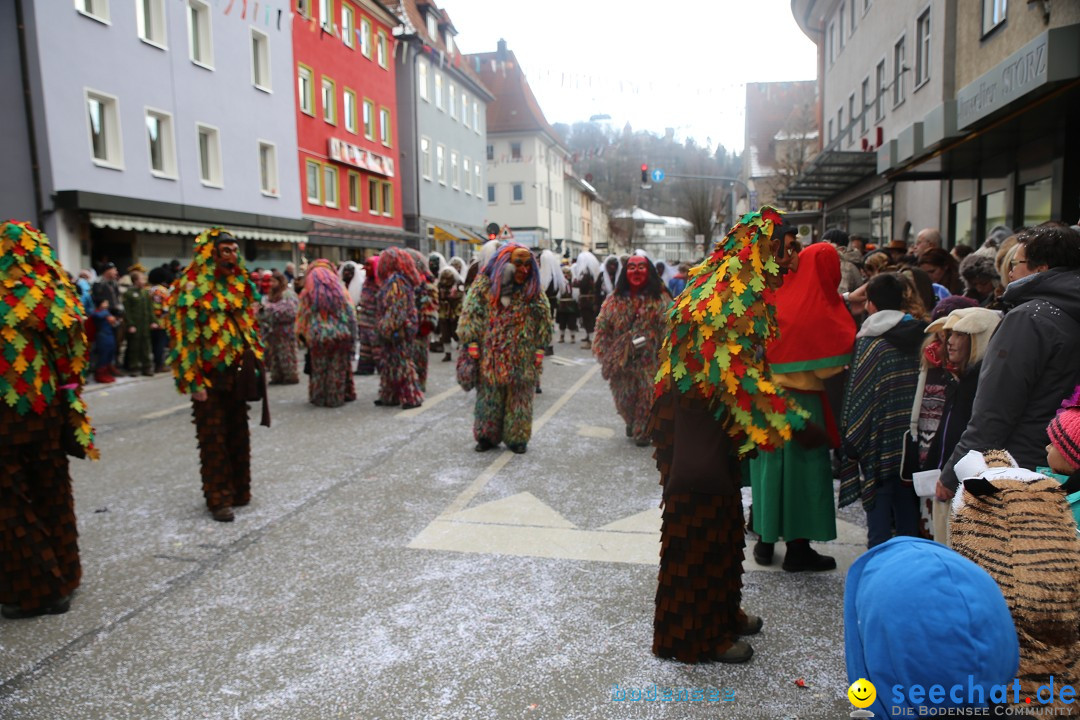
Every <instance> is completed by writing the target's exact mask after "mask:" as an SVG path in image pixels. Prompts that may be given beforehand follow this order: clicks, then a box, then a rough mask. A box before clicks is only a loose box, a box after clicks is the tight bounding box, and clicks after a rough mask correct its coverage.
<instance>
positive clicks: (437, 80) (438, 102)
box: [435, 72, 443, 110]
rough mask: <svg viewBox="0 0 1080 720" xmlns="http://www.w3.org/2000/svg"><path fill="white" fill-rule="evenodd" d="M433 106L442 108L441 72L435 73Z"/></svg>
mask: <svg viewBox="0 0 1080 720" xmlns="http://www.w3.org/2000/svg"><path fill="white" fill-rule="evenodd" d="M435 107H437V108H439V109H440V110H442V109H443V101H442V73H440V72H436V73H435Z"/></svg>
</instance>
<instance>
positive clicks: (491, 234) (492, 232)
mask: <svg viewBox="0 0 1080 720" xmlns="http://www.w3.org/2000/svg"><path fill="white" fill-rule="evenodd" d="M486 230H487V236H488V240H498V239H499V223H495V222H493V223H488V226H487V228H486Z"/></svg>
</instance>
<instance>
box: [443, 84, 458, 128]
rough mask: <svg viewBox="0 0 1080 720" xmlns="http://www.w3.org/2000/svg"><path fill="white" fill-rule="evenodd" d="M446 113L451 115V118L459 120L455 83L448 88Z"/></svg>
mask: <svg viewBox="0 0 1080 720" xmlns="http://www.w3.org/2000/svg"><path fill="white" fill-rule="evenodd" d="M446 105H447V107H446V111H447V112H448V113H450V117H452V118H453V119H455V120H457V117H456V116H457V88H456V87H455V86H454V83H450V84H449V85H448V86H447V88H446Z"/></svg>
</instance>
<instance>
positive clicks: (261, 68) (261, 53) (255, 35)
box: [251, 28, 271, 92]
mask: <svg viewBox="0 0 1080 720" xmlns="http://www.w3.org/2000/svg"><path fill="white" fill-rule="evenodd" d="M251 82H252V83H253V84H254V85H255V87H257V88H259V89H260V90H266V91H267V92H270V87H271V85H270V82H271V81H270V38H268V37H267V36H266V35H265V34H263V33H261V32H259V31H258V30H256V29H255V28H251Z"/></svg>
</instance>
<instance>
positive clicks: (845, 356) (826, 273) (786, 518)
mask: <svg viewBox="0 0 1080 720" xmlns="http://www.w3.org/2000/svg"><path fill="white" fill-rule="evenodd" d="M780 232H781V233H784V242H785V247H784V251H783V252H784V253H785V257H789V258H790V265H789V268H788V273H787V275H786V276H785V278H784V284H783V285H782V286H781V287H780V289H779V290H777V292H776V323H777V331H778V333H779V334H778V336H776V337H774V338H773V339H772V340H771V341H770V342H769V346H768V349H767V350H766V353H765V357H766V359H767V360H768V362H769V367H770V368H771V370H772V373H773V381H774V382H776V383H778V384H779V385H780V386H781V387H782V388H783V389H784V391H785V392H786V393H788V394H789V395H790V396H791V397H793V398H794V399H795V401H796V402H797V403H798V404H799V407H801V408H803V409H804V410H806V411H807V412H809V413H810V420H811V421H812V422H814V423H816V424H817V425H820V426H822V427H824V428H825V429H826V431H827V432H828V434H829V445H830V446H831V447H833V448H836V447H839V446H840V434H839V432H838V430H837V426H836V421H835V419H834V416H833V409H832V408H831V407H830V405H829V400H828V397H827V396H826V393H825V380H826V379H827V378H829V377H832V376H833V375H837V374H839V373H841V372H843V370H844V366H845V365H847V364H848V363H850V362H851V350H852V348H853V347H854V345H855V321H854V320H853V319H852V317H851V313H850V312H848V309H847V307H846V306H845V304H844V301H843V300H842V299H841V297H840V294H839V293H838V292H837V291H836V287H837V285H838V284H839V282H840V255H839V254H838V253H837V251H836V248H835V247H833V246H832V245H831V244H829V243H817V244H815V245H811V246H810V247H808V248H807V249H806V250H803V251H802V252H801V253H799V252H798V241H797V239H796V234H795V228H794V227H791V226H788V227H785V228H783V229H781V230H780ZM750 483H751V487H752V488H753V497H754V513H753V515H754V527H753V530H754V532H756V533H757V534H758V535H759V536H760V537H761V541H760V542H758V543H757V544H756V545H755V546H754V559H755V560H756V561H757V563H758V564H759V565H769V564H771V563H772V560H773V557H772V556H773V544H774V543H775V542H776V541H777V540H778V539H779V538H783V539H784V540H786V541H787V553H786V554H785V555H784V569H785V570H787V571H789V572H799V571H802V570H833V569H835V568H836V561H835V560H834V559H833V558H831V557H828V556H827V555H820V554H818V553H817V551H815V550H814V549H813V548H811V547H810V541H811V540H814V541H828V540H835V539H836V501H835V499H834V493H833V472H832V462H831V461H830V459H829V450H828V448H827V447H824V446H822V447H816V448H811V449H807V448H804V447H802V446H801V445H800V444H799V443H787V444H785V445H784V446H783V447H782V448H780V449H779V450H774V451H772V452H762V453H759V454H758V456H757V457H756V458H753V459H752V460H751V461H750Z"/></svg>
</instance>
